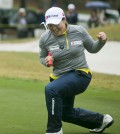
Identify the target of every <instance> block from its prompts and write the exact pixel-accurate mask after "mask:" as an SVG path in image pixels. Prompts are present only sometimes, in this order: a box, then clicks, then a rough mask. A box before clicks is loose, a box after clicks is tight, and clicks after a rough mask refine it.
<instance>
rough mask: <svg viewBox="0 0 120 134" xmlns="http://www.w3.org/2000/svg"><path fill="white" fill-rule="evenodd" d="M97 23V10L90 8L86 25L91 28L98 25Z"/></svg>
mask: <svg viewBox="0 0 120 134" xmlns="http://www.w3.org/2000/svg"><path fill="white" fill-rule="evenodd" d="M98 25H99V18H98V15H97V11H96V10H92V11H91V14H90V18H89V20H88V27H89V28H92V27H98Z"/></svg>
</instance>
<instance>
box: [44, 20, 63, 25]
mask: <svg viewBox="0 0 120 134" xmlns="http://www.w3.org/2000/svg"><path fill="white" fill-rule="evenodd" d="M61 20H62V19H49V20H47V21H46V25H48V24H54V25H58V24H59V23H60V22H61Z"/></svg>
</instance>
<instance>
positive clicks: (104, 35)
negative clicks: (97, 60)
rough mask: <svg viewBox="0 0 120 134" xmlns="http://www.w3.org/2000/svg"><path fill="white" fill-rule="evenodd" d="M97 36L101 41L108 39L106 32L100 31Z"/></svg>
mask: <svg viewBox="0 0 120 134" xmlns="http://www.w3.org/2000/svg"><path fill="white" fill-rule="evenodd" d="M97 38H98V40H99V41H101V42H106V40H107V36H106V33H104V32H100V33H99V34H98V35H97Z"/></svg>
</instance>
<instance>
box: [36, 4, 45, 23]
mask: <svg viewBox="0 0 120 134" xmlns="http://www.w3.org/2000/svg"><path fill="white" fill-rule="evenodd" d="M37 21H38V24H41V23H42V22H45V14H44V9H43V7H42V6H39V7H38V10H37Z"/></svg>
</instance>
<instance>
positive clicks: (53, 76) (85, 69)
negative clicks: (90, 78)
mask: <svg viewBox="0 0 120 134" xmlns="http://www.w3.org/2000/svg"><path fill="white" fill-rule="evenodd" d="M75 70H80V71H83V72H85V73H86V74H89V73H90V74H91V75H92V72H91V71H90V69H89V68H80V69H75ZM49 77H50V78H52V79H54V80H56V79H57V78H59V76H55V75H54V74H53V73H51V74H50V75H49Z"/></svg>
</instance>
